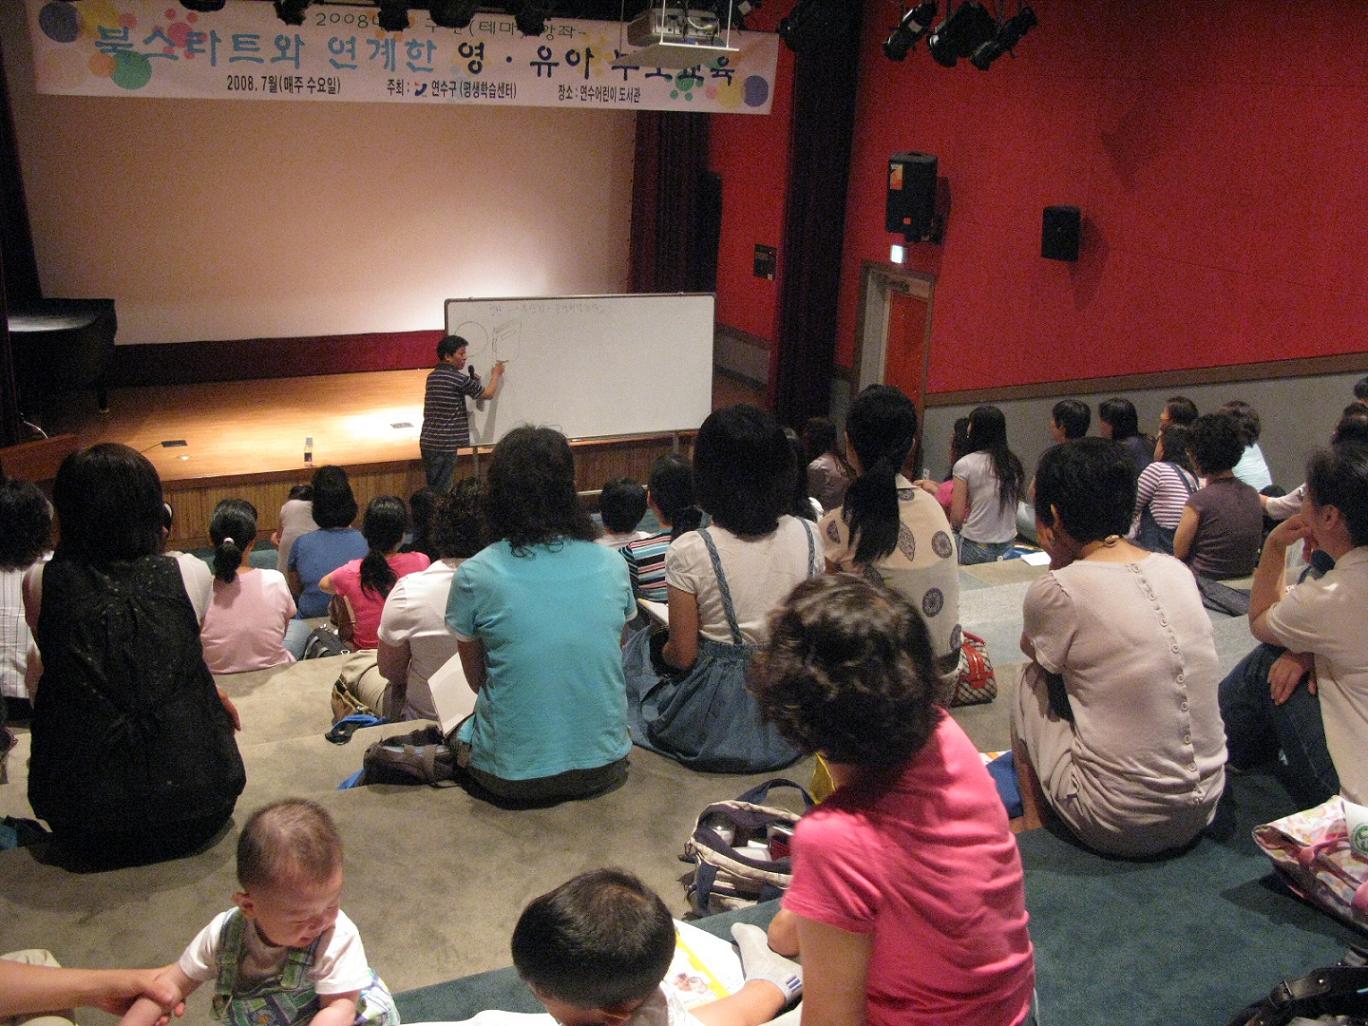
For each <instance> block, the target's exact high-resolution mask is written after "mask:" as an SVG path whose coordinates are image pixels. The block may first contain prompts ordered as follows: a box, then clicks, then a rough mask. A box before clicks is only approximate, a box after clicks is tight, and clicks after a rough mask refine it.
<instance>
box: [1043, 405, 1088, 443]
mask: <svg viewBox="0 0 1368 1026" xmlns="http://www.w3.org/2000/svg"><path fill="white" fill-rule="evenodd" d="M1050 416H1051V417H1053V418H1054V422H1055V423H1056V424H1058V425H1059V427H1060V430H1061V431H1063V432H1064V437H1065V438H1067V439H1069V441H1073V440H1074V439H1075V438H1082V437H1083V436H1084V435H1086V434H1087V433H1088V425H1089V424H1091V423H1092V410H1090V409H1089V408H1088V404H1087V403H1085V402H1083V401H1082V400H1080V399H1061V400H1059V402H1057V403H1055V404H1054V406H1053V407H1052V408H1051V409H1050Z"/></svg>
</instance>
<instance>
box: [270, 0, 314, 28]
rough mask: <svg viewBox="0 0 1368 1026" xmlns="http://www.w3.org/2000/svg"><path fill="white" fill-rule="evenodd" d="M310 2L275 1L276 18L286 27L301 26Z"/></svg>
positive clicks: (298, 0)
mask: <svg viewBox="0 0 1368 1026" xmlns="http://www.w3.org/2000/svg"><path fill="white" fill-rule="evenodd" d="M309 2H310V0H275V12H276V17H277V18H279V19H280V20H281V21H283V22H284V23H285V24H286V25H303V24H304V12H305V10H307V9H308V6H309Z"/></svg>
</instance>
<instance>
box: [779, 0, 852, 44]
mask: <svg viewBox="0 0 1368 1026" xmlns="http://www.w3.org/2000/svg"><path fill="white" fill-rule="evenodd" d="M848 18H849V13H848V12H847V10H846V8H845V5H844V3H842V0H798V2H797V3H796V4H794V5H793V10H792V11H790V12H789V14H788V17H786V18H784V19H783V20H782V21H780V22H779V38H780V39H782V40H783V41H784V45H785V46H787V47H788V48H789V49H790V50H792V51H793V52H794V53H806V52H808V51H809V50H811V49H813V48H814V47H816V46H819V45H821V44H822V43H823V42H825V41H828V40H829V39H830V38H831V37H832V36H835V35H836V34H837V33H838V31H839V28H840V23H839V19H848Z"/></svg>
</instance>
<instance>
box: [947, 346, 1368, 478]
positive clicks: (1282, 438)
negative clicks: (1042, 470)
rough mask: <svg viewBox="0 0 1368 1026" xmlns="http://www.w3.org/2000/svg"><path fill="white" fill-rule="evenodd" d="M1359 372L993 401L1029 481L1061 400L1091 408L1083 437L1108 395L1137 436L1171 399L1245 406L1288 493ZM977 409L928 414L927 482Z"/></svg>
mask: <svg viewBox="0 0 1368 1026" xmlns="http://www.w3.org/2000/svg"><path fill="white" fill-rule="evenodd" d="M1361 376H1362V372H1359V373H1353V374H1320V375H1312V376H1308V377H1300V378H1276V379H1269V380H1266V381H1237V382H1233V383H1230V384H1223V385H1186V386H1175V387H1165V388H1156V389H1147V390H1137V391H1129V392H1121V393H1117V392H1093V393H1081V392H1074V393H1069V392H1061V393H1060V394H1059V395H1056V396H1051V397H1049V398H1044V399H1013V400H1004V401H1002V402H996V403H994V404H993V405H995V406H997V407H998V408H999V409H1001V410H1002V412H1003V413H1004V414H1005V415H1006V417H1007V438H1008V441H1009V442H1010V443H1011V446H1012V451H1013V452H1015V453H1016V454H1017V455H1018V456H1019V457H1021V462H1022V463H1023V464H1025V466H1026V475H1027V477H1030V476H1031V473H1032V471H1033V469H1034V467H1035V464H1036V461H1037V460H1038V459H1039V458H1040V454H1041V453H1042V452H1044V451H1045V450H1046V449H1048V448H1049V447H1050V444H1051V443H1050V434H1049V427H1050V408H1051V407H1052V406H1054V404H1055V403H1056V402H1057V401H1058V400H1060V399H1066V398H1074V399H1082V400H1083V401H1084V402H1086V403H1088V405H1090V406H1091V407H1092V411H1093V422H1092V427H1091V428H1090V429H1089V432H1088V433H1089V434H1093V435H1095V434H1097V404H1098V403H1099V402H1101V401H1102V400H1104V399H1108V398H1111V397H1112V396H1114V395H1118V394H1120V395H1123V396H1125V397H1126V398H1127V399H1129V400H1130V401H1131V402H1133V403H1135V408H1136V410H1137V411H1138V412H1139V414H1140V430H1141V431H1142V432H1144V433H1146V434H1153V433H1154V432H1155V431H1157V430H1158V423H1159V411H1160V410H1162V409H1163V407H1164V400H1165V399H1167V398H1168V397H1169V396H1171V395H1185V396H1187V397H1188V398H1189V399H1191V400H1192V401H1193V402H1195V403H1196V404H1197V408H1198V409H1199V410H1201V411H1202V412H1203V413H1208V412H1210V411H1212V410H1214V409H1216V407H1218V406H1220V405H1221V404H1222V403H1224V402H1227V401H1229V400H1231V399H1243V400H1244V401H1245V402H1247V403H1249V404H1250V405H1251V406H1253V407H1254V409H1255V410H1257V411H1258V413H1259V419H1260V420H1261V421H1262V422H1263V434H1262V435H1261V436H1260V438H1259V446H1260V447H1261V448H1262V449H1263V452H1264V457H1265V459H1267V461H1268V467H1269V470H1271V471H1272V473H1273V481H1274V483H1276V484H1278V485H1280V486H1282V487H1283V488H1285V489H1287V490H1288V491H1291V490H1292V489H1293V488H1295V487H1296V486H1297V485H1299V484H1301V482H1302V471H1303V468H1304V466H1305V464H1306V457H1307V455H1308V454H1309V453H1310V452H1311V450H1312V449H1314V448H1315V447H1317V446H1320V445H1324V444H1326V442H1328V441H1329V439H1330V433H1331V432H1332V431H1333V430H1334V428H1335V424H1336V422H1337V421H1338V420H1339V417H1340V413H1341V411H1342V410H1343V409H1344V407H1345V406H1346V405H1348V404H1349V403H1350V402H1352V401H1353V398H1354V382H1356V381H1357V380H1358V379H1359V378H1360V377H1361ZM975 405H977V404H976V403H970V404H965V405H962V406H935V407H931V408H930V409H928V410H927V411H926V426H925V430H924V433H923V439H924V443H923V447H924V450H925V455H924V456H923V462H924V463H925V464H926V465H927V466H929V467H930V468H931V472H932V475H933V476H935V477H937V478H942V477H944V476H945V475H946V474H947V473H948V472H949V468H948V466H947V463H948V461H949V448H950V435H951V431H952V429H953V427H954V423H955V419H956V418H958V417H965V416H968V415H969V411H970V410H972V409H973V408H974V406H975Z"/></svg>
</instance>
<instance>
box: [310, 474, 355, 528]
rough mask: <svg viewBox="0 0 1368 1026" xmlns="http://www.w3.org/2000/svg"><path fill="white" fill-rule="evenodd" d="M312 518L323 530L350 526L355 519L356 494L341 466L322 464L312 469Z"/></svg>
mask: <svg viewBox="0 0 1368 1026" xmlns="http://www.w3.org/2000/svg"><path fill="white" fill-rule="evenodd" d="M313 519H314V523H315V524H317V525H318V526H319V528H320V529H324V530H326V529H328V528H333V527H350V526H351V523H352V521H353V520H355V519H356V496H355V495H353V494H352V487H351V482H350V481H349V480H347V472H346V471H345V470H343V469H342V468H341V467H334V466H331V465H329V466H322V467H319V468H318V469H317V470H315V471H314V476H313Z"/></svg>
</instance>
